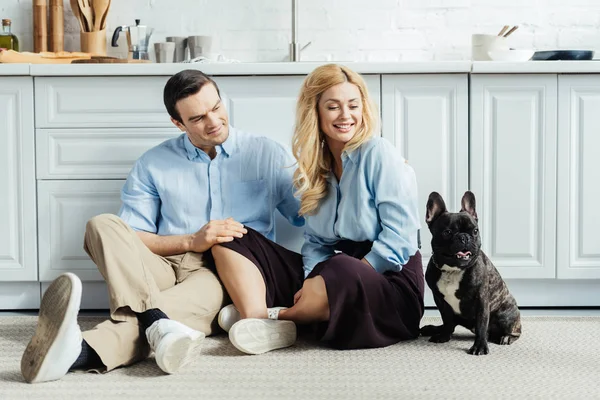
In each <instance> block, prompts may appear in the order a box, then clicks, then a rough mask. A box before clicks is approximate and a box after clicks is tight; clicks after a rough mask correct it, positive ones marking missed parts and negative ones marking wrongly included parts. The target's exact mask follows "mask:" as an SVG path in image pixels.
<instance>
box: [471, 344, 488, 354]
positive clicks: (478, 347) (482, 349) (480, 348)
mask: <svg viewBox="0 0 600 400" xmlns="http://www.w3.org/2000/svg"><path fill="white" fill-rule="evenodd" d="M489 352H490V349H489V348H488V344H487V341H485V340H482V341H477V340H476V341H475V343H474V344H473V346H472V347H471V348H470V349H469V354H472V355H474V356H482V355H485V354H489Z"/></svg>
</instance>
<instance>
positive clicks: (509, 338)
mask: <svg viewBox="0 0 600 400" xmlns="http://www.w3.org/2000/svg"><path fill="white" fill-rule="evenodd" d="M517 338H518V337H515V336H512V335H506V336H501V337H500V340H499V341H498V344H500V345H503V346H507V345H509V344H512V343H513V342H514V341H515V340H517Z"/></svg>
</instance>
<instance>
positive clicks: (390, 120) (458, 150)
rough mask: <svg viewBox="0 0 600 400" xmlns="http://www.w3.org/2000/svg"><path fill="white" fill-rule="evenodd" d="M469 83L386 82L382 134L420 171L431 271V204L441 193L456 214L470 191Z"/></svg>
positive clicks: (424, 78) (438, 79) (390, 78)
mask: <svg viewBox="0 0 600 400" xmlns="http://www.w3.org/2000/svg"><path fill="white" fill-rule="evenodd" d="M467 85H468V81H467V75H466V74H456V75H386V76H383V78H382V113H383V118H382V122H383V125H382V128H383V136H384V137H385V138H387V139H389V140H390V141H391V142H392V143H394V145H395V146H396V148H397V149H398V152H399V154H401V155H402V156H404V157H405V158H406V159H407V160H408V162H409V164H411V165H412V166H413V168H414V169H415V173H416V176H417V184H418V187H419V215H420V219H421V243H422V248H421V254H422V256H423V265H424V266H426V265H427V263H428V261H429V258H430V256H431V235H430V233H429V229H428V228H427V224H426V223H425V209H426V205H427V199H428V197H429V194H430V193H431V192H432V191H436V192H439V193H440V194H441V195H442V196H443V197H444V199H445V200H446V205H447V206H448V207H449V208H450V209H456V208H457V207H459V206H460V198H461V196H462V194H463V193H464V192H465V190H467V188H468V166H469V165H468V162H469V160H468V157H469V152H468V149H469V137H468V129H469V126H468V97H467V94H468V86H467Z"/></svg>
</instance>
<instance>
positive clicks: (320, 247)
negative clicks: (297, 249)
mask: <svg viewBox="0 0 600 400" xmlns="http://www.w3.org/2000/svg"><path fill="white" fill-rule="evenodd" d="M336 243H337V241H331V240H327V239H324V238H321V237H319V236H317V235H315V233H314V232H313V231H312V230H311V229H310V228H309V227H308V226H307V227H306V231H305V232H304V244H303V245H302V250H301V252H302V260H303V262H304V278H306V277H307V276H308V275H309V274H310V272H311V271H312V270H313V268H315V266H316V265H317V264H318V263H320V262H323V261H325V260H328V259H329V258H331V257H332V256H333V255H334V254H335V251H334V248H333V246H334V245H335V244H336Z"/></svg>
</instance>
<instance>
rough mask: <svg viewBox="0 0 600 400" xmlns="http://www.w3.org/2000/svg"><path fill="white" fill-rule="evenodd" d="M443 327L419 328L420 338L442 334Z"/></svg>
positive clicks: (427, 326) (429, 326)
mask: <svg viewBox="0 0 600 400" xmlns="http://www.w3.org/2000/svg"><path fill="white" fill-rule="evenodd" d="M443 327H444V325H425V326H424V327H422V328H421V336H433V335H438V334H440V333H441V332H442V328H443Z"/></svg>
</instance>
